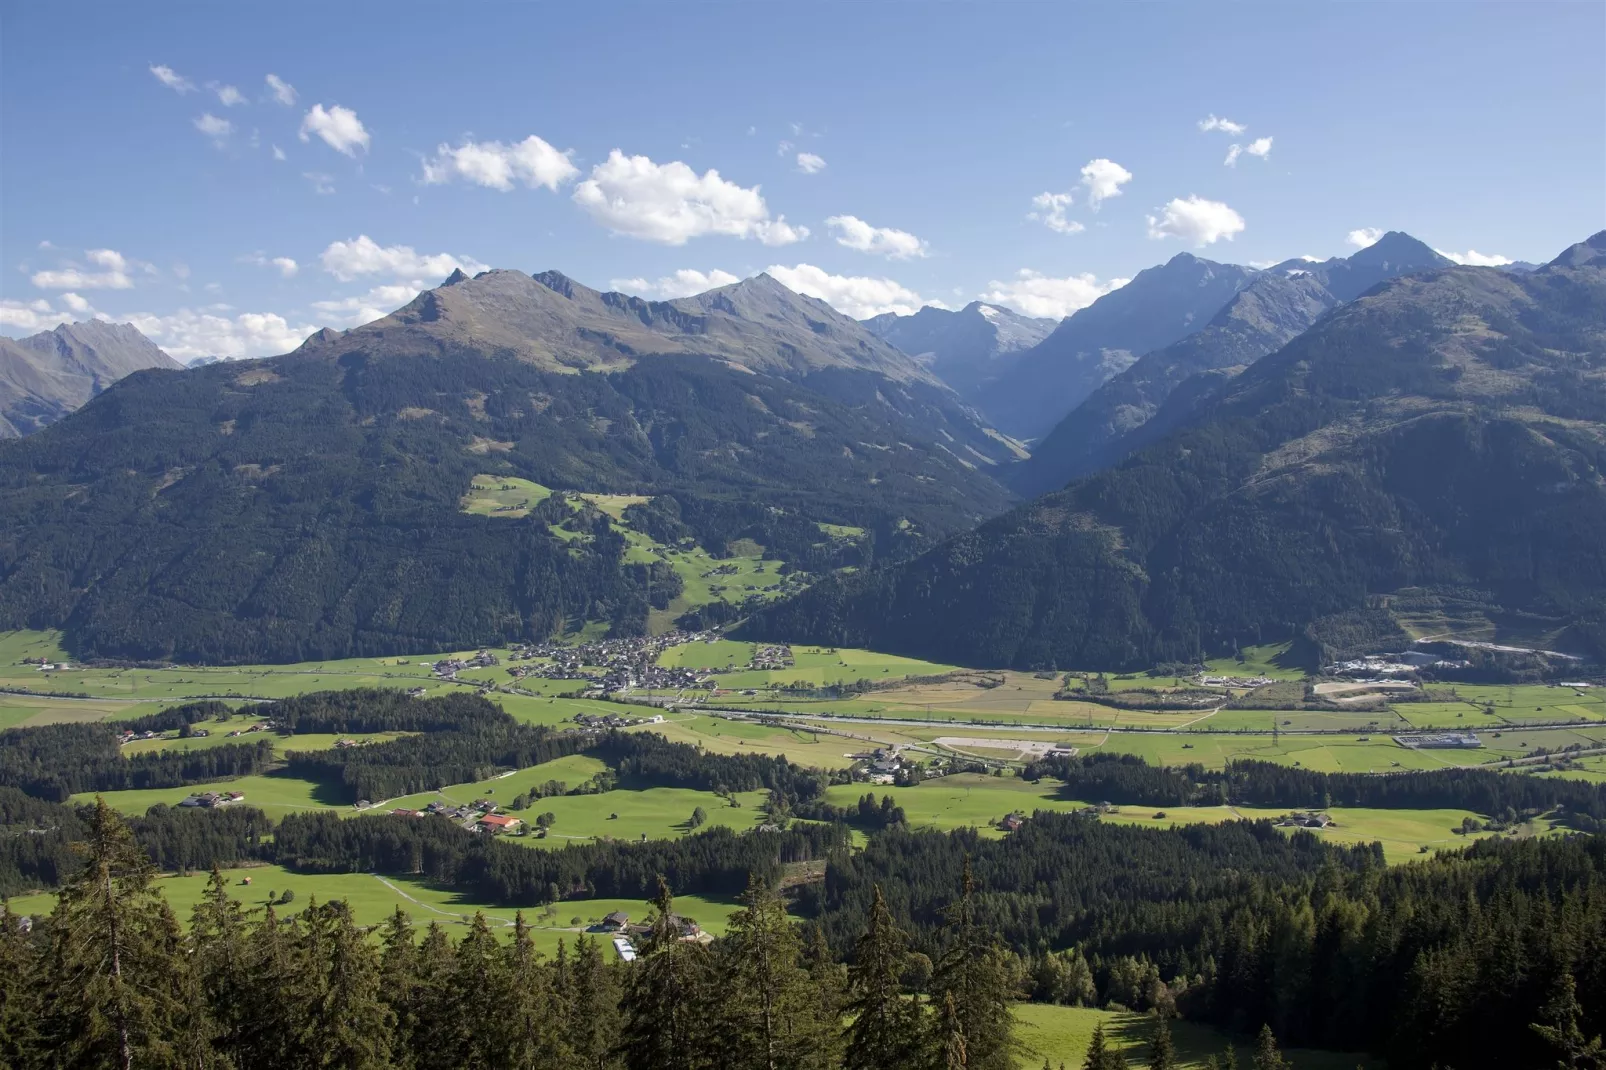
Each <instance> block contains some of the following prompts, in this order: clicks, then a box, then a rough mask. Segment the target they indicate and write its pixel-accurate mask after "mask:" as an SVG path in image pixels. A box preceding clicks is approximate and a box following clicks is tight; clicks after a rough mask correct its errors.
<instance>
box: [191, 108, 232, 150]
mask: <svg viewBox="0 0 1606 1070" xmlns="http://www.w3.org/2000/svg"><path fill="white" fill-rule="evenodd" d="M195 129H197V130H199V131H200V132H201V133H203V134H205V135H206V136H207V137H209V138H211V139H212V143H213V144H214V145H217V146H218V147H219V148H222V146H223V143H224V142H225V141H227V140H228V137H229V135H230V134H232V133H234V124H233V123H231V122H229V121H228V120H227V119H219V118H218V117H217V116H216V115H213V114H212V113H211V112H206V113H204V114H202V116H201V117H200V118H199V119H196V120H195Z"/></svg>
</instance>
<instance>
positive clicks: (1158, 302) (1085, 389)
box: [974, 253, 1257, 439]
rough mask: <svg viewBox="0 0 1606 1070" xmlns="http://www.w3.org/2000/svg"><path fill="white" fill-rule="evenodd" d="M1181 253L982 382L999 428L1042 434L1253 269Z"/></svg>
mask: <svg viewBox="0 0 1606 1070" xmlns="http://www.w3.org/2000/svg"><path fill="white" fill-rule="evenodd" d="M1256 274H1257V272H1256V271H1255V270H1254V269H1253V268H1246V267H1239V266H1238V265H1236V264H1218V263H1215V262H1214V261H1211V260H1202V259H1200V258H1199V257H1196V256H1194V255H1192V254H1191V253H1178V254H1177V255H1176V256H1174V257H1172V258H1171V259H1170V260H1168V261H1167V262H1166V263H1164V264H1160V265H1158V266H1156V267H1152V268H1148V269H1147V270H1144V271H1140V272H1138V274H1137V275H1136V276H1134V277H1133V279H1132V281H1131V282H1128V283H1127V284H1126V285H1125V286H1122V287H1120V288H1119V289H1116V290H1112V291H1111V292H1109V293H1107V294H1105V295H1104V296H1102V297H1100V298H1099V299H1098V300H1097V301H1094V302H1093V303H1092V304H1090V305H1088V306H1087V307H1086V308H1083V309H1079V310H1078V311H1076V312H1075V313H1073V314H1072V315H1070V316H1069V317H1067V318H1066V319H1064V320H1063V321H1061V323H1060V325H1059V326H1058V327H1056V328H1055V329H1054V331H1053V333H1052V334H1050V335H1049V336H1048V337H1047V338H1045V339H1043V341H1042V342H1040V343H1038V344H1037V345H1036V346H1034V347H1033V348H1032V349H1031V350H1029V351H1027V352H1026V353H1023V354H1022V355H1021V356H1020V358H1019V359H1018V360H1017V361H1015V362H1014V366H1013V367H1012V368H1010V369H1009V370H1008V371H1007V372H1006V373H1004V374H1002V375H1000V376H999V377H998V378H996V379H994V380H993V381H992V382H991V383H988V384H986V385H985V386H984V387H982V388H981V389H980V390H979V391H978V392H977V393H976V395H975V398H974V401H975V404H976V407H977V408H978V409H980V410H981V411H982V413H983V414H985V415H986V416H987V418H988V419H989V420H991V421H992V422H993V423H994V424H995V425H996V426H997V427H998V428H999V429H1000V430H1001V431H1004V432H1005V433H1006V434H1009V435H1013V436H1014V437H1016V438H1021V439H1031V438H1039V437H1041V436H1042V435H1044V434H1046V433H1047V432H1048V431H1049V430H1050V429H1052V428H1053V427H1054V425H1055V424H1057V423H1058V422H1059V421H1060V419H1061V418H1062V417H1064V416H1065V414H1066V413H1068V412H1070V411H1071V410H1072V409H1074V408H1076V407H1077V406H1078V405H1080V404H1081V403H1082V401H1083V400H1084V399H1085V398H1086V397H1087V396H1088V395H1089V394H1091V393H1092V392H1093V391H1094V390H1096V389H1098V387H1099V386H1100V385H1102V384H1103V383H1104V382H1105V381H1106V380H1108V379H1109V378H1110V377H1112V376H1114V375H1118V374H1120V373H1121V372H1123V371H1125V370H1126V369H1127V368H1128V367H1130V366H1131V365H1132V363H1133V362H1134V361H1135V360H1137V359H1138V358H1139V357H1140V356H1142V355H1143V354H1145V353H1148V352H1150V351H1151V350H1155V349H1159V348H1161V347H1162V346H1167V345H1170V344H1171V343H1172V342H1175V341H1177V340H1178V339H1180V338H1184V337H1186V336H1187V335H1189V334H1192V333H1193V332H1194V331H1197V330H1199V329H1200V328H1202V327H1203V326H1204V325H1205V324H1206V323H1208V322H1209V320H1210V317H1212V316H1214V315H1215V314H1216V313H1217V312H1218V311H1219V310H1220V309H1221V307H1222V306H1223V305H1225V304H1226V303H1227V302H1228V301H1229V300H1231V299H1232V296H1233V294H1235V293H1237V292H1238V291H1239V290H1241V289H1243V288H1244V287H1245V286H1247V285H1248V284H1249V283H1250V282H1251V281H1252V280H1253V279H1254V278H1255V276H1256Z"/></svg>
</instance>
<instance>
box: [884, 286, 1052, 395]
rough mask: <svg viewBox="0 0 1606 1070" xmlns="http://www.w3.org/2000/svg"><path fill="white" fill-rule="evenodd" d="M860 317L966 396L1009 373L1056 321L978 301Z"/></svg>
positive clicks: (894, 344) (1050, 330)
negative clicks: (955, 306)
mask: <svg viewBox="0 0 1606 1070" xmlns="http://www.w3.org/2000/svg"><path fill="white" fill-rule="evenodd" d="M861 322H863V324H864V326H865V327H866V328H868V329H869V331H870V333H872V334H874V335H875V336H876V337H877V338H880V339H882V340H883V341H885V342H887V343H889V344H891V345H893V346H896V347H897V348H898V349H900V350H902V351H903V352H904V353H907V354H909V355H910V356H912V357H914V358H915V359H916V360H918V361H920V362H921V363H922V364H923V365H925V366H926V367H927V368H929V369H930V370H931V371H932V372H933V373H934V374H936V375H937V376H939V377H940V378H941V379H942V381H943V382H945V383H947V384H948V385H949V386H951V387H953V388H954V389H955V390H956V391H958V392H959V394H960V396H962V397H965V398H973V397H974V396H975V394H976V392H977V390H979V389H980V388H981V387H983V386H985V385H986V384H988V383H990V382H992V381H993V380H994V379H997V378H998V377H999V376H1000V375H1002V374H1005V373H1006V372H1008V371H1009V369H1010V368H1012V367H1014V365H1015V362H1016V360H1017V359H1019V357H1020V356H1021V355H1022V354H1023V353H1025V352H1027V351H1028V350H1030V349H1031V348H1032V347H1033V346H1035V345H1037V344H1038V343H1039V342H1041V341H1042V340H1043V339H1045V338H1047V337H1048V336H1049V335H1050V334H1051V333H1053V331H1054V328H1055V327H1056V326H1057V324H1056V322H1055V321H1054V320H1051V319H1033V318H1032V317H1029V316H1022V315H1021V314H1020V313H1018V312H1012V311H1010V310H1009V309H1007V308H1000V307H998V306H997V305H985V304H982V303H981V302H980V301H972V302H971V303H970V304H968V305H966V306H965V307H964V308H962V309H959V310H958V311H954V310H952V309H946V308H937V307H935V306H933V305H926V306H925V307H924V308H922V309H920V310H919V311H918V312H916V313H915V314H914V315H912V316H900V315H898V314H897V313H894V312H887V313H884V314H882V315H880V316H875V317H873V318H871V319H867V320H863V321H861Z"/></svg>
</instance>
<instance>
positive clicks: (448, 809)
mask: <svg viewBox="0 0 1606 1070" xmlns="http://www.w3.org/2000/svg"><path fill="white" fill-rule="evenodd" d="M357 806H358V807H359V808H361V807H362V806H363V804H362V803H358V804H357ZM390 813H391V816H392V817H427V816H429V815H430V814H435V815H438V816H440V817H444V818H446V819H448V820H450V821H456V822H457V823H458V824H460V825H462V826H463V827H464V828H469V829H473V830H475V831H476V832H483V833H485V834H486V835H489V836H495V835H498V834H500V833H503V832H517V831H518V830H519V829H521V828H523V827H524V819H523V818H521V817H514V816H513V815H512V814H499V813H497V812H496V804H495V803H493V802H492V801H491V800H489V799H475V800H474V801H473V802H471V803H469V804H468V805H467V806H454V805H452V804H451V803H449V802H443V801H441V800H439V799H437V800H436V801H434V802H432V803H430V804H429V805H428V806H426V807H424V808H423V809H422V810H411V809H408V808H407V807H397V808H396V809H394V810H392V811H391V812H390Z"/></svg>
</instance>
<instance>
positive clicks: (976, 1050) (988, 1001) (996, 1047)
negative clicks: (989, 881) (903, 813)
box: [931, 858, 1018, 1070]
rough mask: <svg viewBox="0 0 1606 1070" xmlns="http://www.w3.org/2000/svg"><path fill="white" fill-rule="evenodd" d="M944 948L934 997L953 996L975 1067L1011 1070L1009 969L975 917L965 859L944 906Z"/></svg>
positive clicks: (973, 891)
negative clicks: (956, 891) (956, 889)
mask: <svg viewBox="0 0 1606 1070" xmlns="http://www.w3.org/2000/svg"><path fill="white" fill-rule="evenodd" d="M947 922H948V947H947V950H946V951H945V952H944V953H943V955H942V957H941V958H940V959H939V960H938V962H937V969H936V972H935V973H934V974H933V976H932V986H931V995H932V999H933V1000H946V999H948V998H949V997H950V996H951V997H952V998H953V1003H954V1013H955V1015H956V1021H957V1023H958V1028H959V1030H960V1031H961V1032H962V1033H963V1035H964V1039H965V1052H966V1060H967V1061H966V1065H967V1066H969V1067H971V1068H973V1070H1013V1067H1014V1065H1015V1056H1016V1054H1017V1047H1018V1045H1017V1044H1016V1042H1015V1036H1014V1030H1015V1018H1014V1015H1013V1014H1012V1013H1011V996H1012V995H1013V992H1012V991H1011V989H1012V984H1011V980H1010V971H1009V968H1008V965H1007V963H1006V961H1005V958H1004V953H1003V949H1002V948H1001V947H1000V946H999V945H998V940H997V937H996V936H995V935H993V934H992V933H989V932H988V931H987V930H985V929H984V928H982V926H981V925H979V924H978V923H977V921H976V882H975V878H974V876H973V874H972V873H971V868H970V859H969V858H966V859H965V868H964V873H963V876H962V878H961V886H960V895H959V898H958V899H957V900H956V901H955V902H954V903H953V904H952V905H951V906H950V907H949V908H948V911H947Z"/></svg>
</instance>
